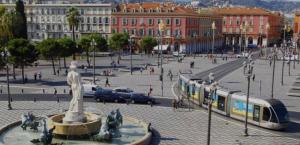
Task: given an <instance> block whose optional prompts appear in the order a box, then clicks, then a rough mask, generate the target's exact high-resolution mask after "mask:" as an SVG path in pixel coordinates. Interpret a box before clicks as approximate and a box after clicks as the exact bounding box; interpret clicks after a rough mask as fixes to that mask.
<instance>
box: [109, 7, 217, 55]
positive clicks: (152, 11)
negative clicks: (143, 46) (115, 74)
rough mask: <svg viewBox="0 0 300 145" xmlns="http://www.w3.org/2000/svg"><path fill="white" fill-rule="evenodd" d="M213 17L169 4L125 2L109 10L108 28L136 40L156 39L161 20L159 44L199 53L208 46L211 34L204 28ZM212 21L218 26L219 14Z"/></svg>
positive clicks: (208, 25)
mask: <svg viewBox="0 0 300 145" xmlns="http://www.w3.org/2000/svg"><path fill="white" fill-rule="evenodd" d="M215 19H216V18H215V17H211V16H206V15H205V16H204V15H200V14H199V13H197V12H196V11H194V10H193V9H192V8H186V7H182V6H177V5H175V4H173V3H129V4H120V5H119V6H117V7H116V8H115V9H113V11H112V19H111V21H112V22H111V29H112V33H122V32H125V33H128V34H129V35H131V36H132V37H133V38H135V39H136V41H138V40H140V39H142V38H143V37H145V36H152V37H154V38H157V39H159V38H160V31H159V24H160V23H161V22H163V23H164V25H165V30H164V31H163V33H162V43H163V44H164V45H168V46H170V48H171V51H177V50H175V49H174V47H173V46H174V45H179V46H180V51H184V52H187V53H200V52H205V51H208V50H209V49H210V46H211V41H212V39H211V37H212V35H211V33H209V31H211V29H210V28H207V27H211V23H212V21H214V20H215ZM215 21H216V23H217V27H219V29H221V17H219V18H218V19H216V20H215ZM218 36H219V35H218ZM217 39H219V37H216V42H219V41H217ZM204 40H206V41H204ZM204 42H205V43H204ZM220 44H221V43H220ZM215 46H216V47H218V46H219V45H218V44H217V43H216V44H215Z"/></svg>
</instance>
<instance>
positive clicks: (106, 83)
mask: <svg viewBox="0 0 300 145" xmlns="http://www.w3.org/2000/svg"><path fill="white" fill-rule="evenodd" d="M107 86H108V87H110V84H109V80H108V77H106V81H105V87H107Z"/></svg>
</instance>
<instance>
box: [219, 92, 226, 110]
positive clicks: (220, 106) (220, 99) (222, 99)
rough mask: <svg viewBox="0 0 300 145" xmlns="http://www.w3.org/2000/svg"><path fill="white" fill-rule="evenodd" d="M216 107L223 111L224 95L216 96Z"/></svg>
mask: <svg viewBox="0 0 300 145" xmlns="http://www.w3.org/2000/svg"><path fill="white" fill-rule="evenodd" d="M218 109H219V110H222V111H225V97H223V96H219V97H218Z"/></svg>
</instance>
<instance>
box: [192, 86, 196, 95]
mask: <svg viewBox="0 0 300 145" xmlns="http://www.w3.org/2000/svg"><path fill="white" fill-rule="evenodd" d="M195 90H196V86H195V84H193V85H192V95H195V92H196V91H195Z"/></svg>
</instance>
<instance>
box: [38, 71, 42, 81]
mask: <svg viewBox="0 0 300 145" xmlns="http://www.w3.org/2000/svg"><path fill="white" fill-rule="evenodd" d="M39 79H40V80H41V79H42V72H40V73H39Z"/></svg>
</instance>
